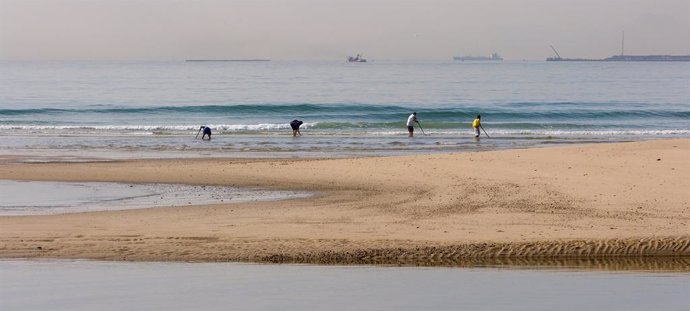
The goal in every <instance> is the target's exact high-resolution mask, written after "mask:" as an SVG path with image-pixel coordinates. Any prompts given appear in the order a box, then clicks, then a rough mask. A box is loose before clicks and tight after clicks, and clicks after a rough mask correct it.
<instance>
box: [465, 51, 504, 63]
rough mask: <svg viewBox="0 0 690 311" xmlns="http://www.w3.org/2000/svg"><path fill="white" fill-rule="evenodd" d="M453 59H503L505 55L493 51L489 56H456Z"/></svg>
mask: <svg viewBox="0 0 690 311" xmlns="http://www.w3.org/2000/svg"><path fill="white" fill-rule="evenodd" d="M453 60H459V61H501V60H503V57H501V56H499V55H498V53H496V52H493V53H491V54H490V55H489V56H454V57H453Z"/></svg>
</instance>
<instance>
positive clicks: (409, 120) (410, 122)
mask: <svg viewBox="0 0 690 311" xmlns="http://www.w3.org/2000/svg"><path fill="white" fill-rule="evenodd" d="M415 123H419V121H417V113H416V112H413V113H412V114H411V115H410V116H409V117H407V132H408V133H409V134H408V135H407V136H408V137H412V136H414V124H415Z"/></svg>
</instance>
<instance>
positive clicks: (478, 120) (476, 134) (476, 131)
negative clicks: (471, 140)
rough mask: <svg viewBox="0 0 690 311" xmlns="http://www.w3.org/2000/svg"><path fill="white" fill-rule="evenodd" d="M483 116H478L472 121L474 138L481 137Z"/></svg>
mask: <svg viewBox="0 0 690 311" xmlns="http://www.w3.org/2000/svg"><path fill="white" fill-rule="evenodd" d="M481 119H482V116H480V115H477V118H476V119H474V121H472V128H473V129H474V137H479V134H480V133H479V128H480V127H481V126H482V120H481Z"/></svg>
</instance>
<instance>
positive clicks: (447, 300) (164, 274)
mask: <svg viewBox="0 0 690 311" xmlns="http://www.w3.org/2000/svg"><path fill="white" fill-rule="evenodd" d="M0 279H1V280H2V281H1V282H0V309H2V310H71V311H75V310H530V311H533V310H645V311H646V310H687V307H688V305H690V297H688V295H687V293H688V291H690V274H687V273H674V274H669V273H665V272H630V271H626V272H620V271H619V272H613V271H577V270H570V269H562V270H553V269H538V270H533V269H518V270H511V269H506V268H411V267H407V268H397V267H369V266H308V265H251V264H230V263H146V262H143V263H141V262H140V263H132V262H95V261H68V260H48V261H42V260H41V261H36V260H32V261H21V260H20V261H17V260H9V261H8V260H0Z"/></svg>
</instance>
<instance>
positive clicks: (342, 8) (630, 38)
mask: <svg viewBox="0 0 690 311" xmlns="http://www.w3.org/2000/svg"><path fill="white" fill-rule="evenodd" d="M623 30H625V42H626V44H625V50H626V54H654V53H660V54H690V0H367V1H364V0H225V1H221V0H0V59H58V60H60V59H85V60H101V59H106V60H118V59H143V60H149V59H161V60H170V59H187V58H270V59H343V58H344V57H345V56H346V55H348V54H355V53H358V52H361V53H363V54H364V55H365V56H367V57H368V58H370V59H374V60H376V59H449V58H451V57H452V56H453V55H461V54H462V55H464V54H488V53H490V52H491V51H494V50H495V51H497V52H499V53H500V54H501V55H502V56H504V57H505V58H506V59H544V58H546V57H548V56H551V55H552V52H551V49H550V48H549V45H554V46H555V47H556V48H557V49H558V51H559V53H560V54H561V56H563V57H593V58H594V57H607V56H610V55H613V54H619V53H620V44H621V32H622V31H623Z"/></svg>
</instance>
